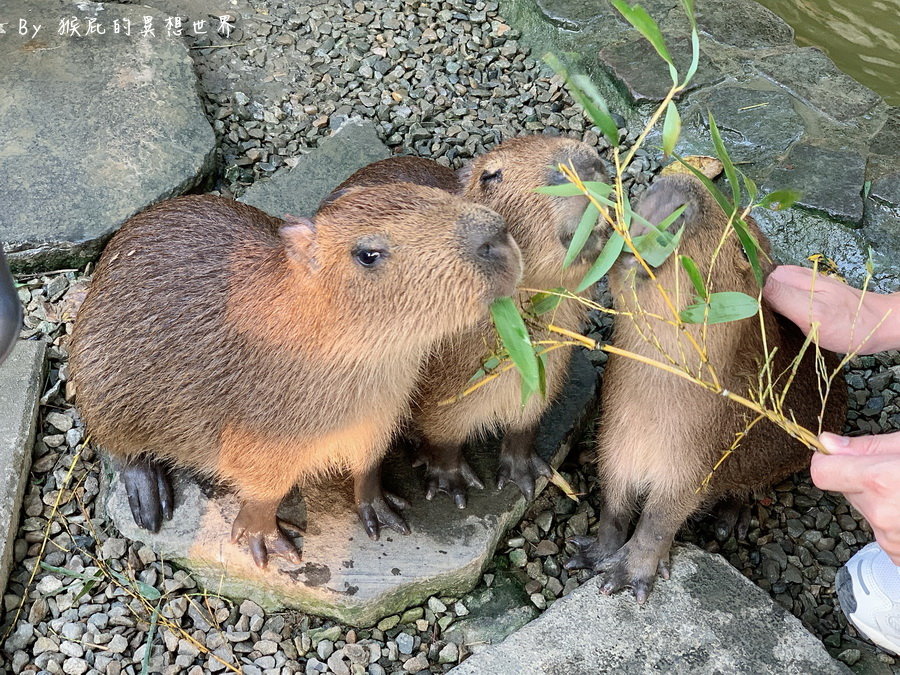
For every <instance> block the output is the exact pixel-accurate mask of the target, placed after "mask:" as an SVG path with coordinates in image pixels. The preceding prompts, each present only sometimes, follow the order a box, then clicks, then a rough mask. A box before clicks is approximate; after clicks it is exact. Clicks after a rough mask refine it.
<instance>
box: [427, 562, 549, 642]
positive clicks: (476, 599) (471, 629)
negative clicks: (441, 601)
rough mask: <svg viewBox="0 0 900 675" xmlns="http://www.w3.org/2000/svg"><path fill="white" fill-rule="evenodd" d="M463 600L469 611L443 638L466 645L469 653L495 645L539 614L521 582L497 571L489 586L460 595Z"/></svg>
mask: <svg viewBox="0 0 900 675" xmlns="http://www.w3.org/2000/svg"><path fill="white" fill-rule="evenodd" d="M463 602H464V603H465V605H466V608H467V609H468V610H469V613H468V614H467V615H466V616H465V618H463V619H460V620H459V621H457V622H456V623H454V624H453V625H452V626H450V628H449V630H447V632H446V633H445V634H444V639H445V640H447V641H452V642H454V643H456V644H460V645H466V647H467V648H468V649H469V650H470V651H472V652H478V651H480V650H483V649H485V647H486V646H487V645H491V644H497V643H498V642H500V641H502V640H503V639H504V638H505V637H506V636H507V635H510V634H511V633H513V632H515V631H517V630H519V629H520V628H521V627H522V626H524V625H525V624H527V623H528V622H529V621H531V620H532V619H534V618H535V617H536V616H537V615H538V614H539V612H538V610H537V609H536V608H535V607H534V605H533V604H532V603H531V600H530V599H529V597H528V594H527V593H526V592H525V589H524V588H523V587H522V584H521V583H520V582H519V581H518V580H517V579H516V578H515V577H513V576H512V575H510V574H506V573H498V574H497V575H496V576H495V577H494V583H493V584H491V586H490V587H489V588H485V589H480V590H478V591H477V592H475V593H473V594H472V595H471V596H468V597H466V598H463Z"/></svg>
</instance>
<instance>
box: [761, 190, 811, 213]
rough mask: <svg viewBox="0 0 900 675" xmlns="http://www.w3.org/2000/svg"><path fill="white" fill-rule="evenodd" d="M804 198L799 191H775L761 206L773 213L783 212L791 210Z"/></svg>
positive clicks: (765, 198)
mask: <svg viewBox="0 0 900 675" xmlns="http://www.w3.org/2000/svg"><path fill="white" fill-rule="evenodd" d="M802 196H803V193H802V192H800V191H799V190H775V192H770V193H769V194H767V195H766V196H765V197H763V198H762V199H761V200H760V202H759V204H758V205H759V206H761V207H763V208H764V209H771V210H772V211H781V210H783V209H789V208H790V207H792V206H793V205H794V204H796V203H797V201H798V200H799V199H800V198H801V197H802Z"/></svg>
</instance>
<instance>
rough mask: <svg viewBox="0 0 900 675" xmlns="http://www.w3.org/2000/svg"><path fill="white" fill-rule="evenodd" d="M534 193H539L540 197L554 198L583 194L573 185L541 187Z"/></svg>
mask: <svg viewBox="0 0 900 675" xmlns="http://www.w3.org/2000/svg"><path fill="white" fill-rule="evenodd" d="M534 191H535V192H540V193H541V194H542V195H554V196H556V197H575V196H576V195H583V194H584V193H583V192H582V191H581V189H580V188H579V187H578V186H577V185H575V183H563V184H562V185H542V186H541V187H538V188H535V189H534Z"/></svg>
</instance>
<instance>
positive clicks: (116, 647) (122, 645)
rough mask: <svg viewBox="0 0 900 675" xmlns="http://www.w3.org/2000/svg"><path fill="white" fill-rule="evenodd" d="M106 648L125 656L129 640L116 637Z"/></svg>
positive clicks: (119, 636)
mask: <svg viewBox="0 0 900 675" xmlns="http://www.w3.org/2000/svg"><path fill="white" fill-rule="evenodd" d="M106 648H107V649H108V650H109V651H111V652H112V653H113V654H124V653H125V650H127V649H128V640H126V639H125V638H124V637H123V636H122V635H114V636H113V639H112V640H110V641H109V643H108V644H107V645H106ZM198 653H199V652H198Z"/></svg>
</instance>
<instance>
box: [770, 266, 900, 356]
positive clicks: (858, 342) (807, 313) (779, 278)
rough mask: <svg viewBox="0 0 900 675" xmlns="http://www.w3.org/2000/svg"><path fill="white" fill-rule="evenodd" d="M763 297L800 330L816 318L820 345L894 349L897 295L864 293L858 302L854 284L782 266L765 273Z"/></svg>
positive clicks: (899, 339) (899, 309)
mask: <svg viewBox="0 0 900 675" xmlns="http://www.w3.org/2000/svg"><path fill="white" fill-rule="evenodd" d="M810 288H812V289H813V290H812V292H810ZM763 296H764V297H765V299H766V300H767V301H768V303H769V305H770V306H771V307H772V309H774V310H775V311H776V312H778V313H779V314H783V315H784V316H786V317H787V318H788V319H790V320H791V321H793V322H794V323H795V324H797V325H798V326H799V327H800V330H802V331H803V332H804V333H807V334H808V333H809V331H810V328H811V324H813V323H818V324H819V335H818V343H819V346H820V347H822V348H823V349H828V350H830V351H834V352H840V353H842V354H846V353H848V352H850V351H854V352H857V353H860V354H873V353H875V352H880V351H884V350H886V349H897V348H900V294H896V293H895V294H893V295H879V294H878V293H866V294H865V297H863V299H862V303H860V296H862V291H860V290H859V289H856V288H853V287H852V286H848V285H847V284H845V283H843V282H841V281H838V280H837V279H834V278H831V277H825V276H821V275H818V274H815V273H814V272H813V271H812V270H811V269H807V268H805V267H795V266H793V265H782V266H780V267H776V268H775V269H774V270H773V271H772V273H771V274H769V277H768V279H766V285H765V288H764V289H763ZM857 311H858V313H857ZM888 312H890V315H888V316H887V318H886V319H885V315H887V314H888ZM879 322H880V325H879ZM870 333H871V337H870V336H869V335H870Z"/></svg>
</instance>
